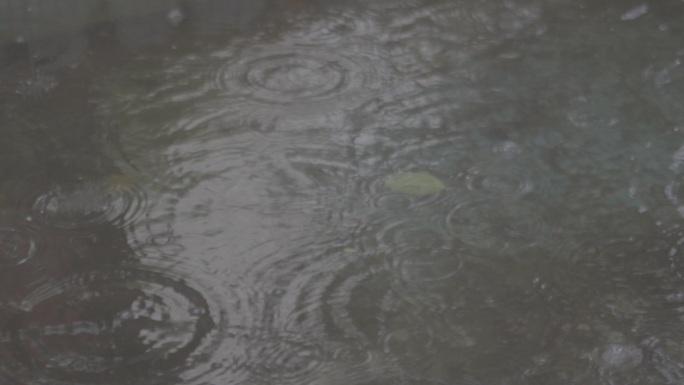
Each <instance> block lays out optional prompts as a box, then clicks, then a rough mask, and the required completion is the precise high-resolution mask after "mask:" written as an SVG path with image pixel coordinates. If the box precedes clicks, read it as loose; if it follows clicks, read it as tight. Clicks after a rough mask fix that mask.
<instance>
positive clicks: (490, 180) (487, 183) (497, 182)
mask: <svg viewBox="0 0 684 385" xmlns="http://www.w3.org/2000/svg"><path fill="white" fill-rule="evenodd" d="M507 166H508V167H507ZM463 178H464V180H465V184H466V186H467V187H468V189H469V190H471V191H473V192H476V193H478V194H482V195H487V196H493V197H500V198H504V197H505V198H520V197H522V196H524V195H527V194H529V193H530V192H532V190H533V189H534V182H533V181H532V180H531V179H530V178H529V177H528V176H527V175H525V172H524V171H523V170H521V169H520V168H519V167H516V165H515V164H513V165H512V166H511V165H510V164H509V165H501V164H482V165H476V166H473V167H470V168H469V169H468V170H467V171H466V172H465V173H464V176H463Z"/></svg>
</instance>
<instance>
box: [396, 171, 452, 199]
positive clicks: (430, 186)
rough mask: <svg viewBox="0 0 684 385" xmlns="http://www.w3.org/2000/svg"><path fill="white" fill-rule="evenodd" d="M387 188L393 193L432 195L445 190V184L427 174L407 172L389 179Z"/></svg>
mask: <svg viewBox="0 0 684 385" xmlns="http://www.w3.org/2000/svg"><path fill="white" fill-rule="evenodd" d="M385 186H387V188H389V189H390V190H391V191H394V192H400V193H404V194H409V195H416V196H422V195H431V194H436V193H438V192H440V191H442V190H444V183H442V181H441V180H439V179H437V177H435V176H434V175H432V174H430V173H427V172H405V173H401V174H395V175H392V176H390V177H389V178H387V181H385Z"/></svg>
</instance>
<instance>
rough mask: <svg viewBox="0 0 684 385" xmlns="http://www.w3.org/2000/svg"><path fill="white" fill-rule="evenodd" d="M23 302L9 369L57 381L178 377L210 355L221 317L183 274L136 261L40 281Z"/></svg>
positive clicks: (8, 328) (6, 346)
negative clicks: (138, 264) (139, 265)
mask: <svg viewBox="0 0 684 385" xmlns="http://www.w3.org/2000/svg"><path fill="white" fill-rule="evenodd" d="M19 307H20V309H21V310H22V312H21V313H19V314H15V315H14V318H13V321H11V322H9V323H7V324H5V330H3V332H4V333H8V335H11V338H10V339H9V340H8V341H5V343H3V344H2V345H3V346H2V349H1V350H0V352H1V354H2V355H3V356H4V360H3V361H4V363H3V367H4V368H3V371H4V372H5V373H6V374H7V375H8V376H10V377H12V378H14V379H15V380H23V381H30V382H33V381H36V382H41V383H50V384H53V383H54V384H62V383H74V381H75V382H77V383H93V382H95V383H103V384H110V383H111V384H114V383H122V382H126V383H135V384H138V383H146V381H149V380H152V379H155V380H156V379H158V378H160V377H164V378H167V379H170V377H173V376H175V375H178V374H181V373H182V371H183V370H185V369H187V368H186V367H185V365H186V364H188V362H190V361H192V360H196V359H197V358H198V357H202V355H204V354H207V352H205V351H204V350H207V349H208V348H210V347H211V346H212V344H215V341H211V339H212V338H215V337H216V335H215V333H216V329H217V328H219V327H220V322H221V321H220V320H219V319H218V318H217V317H219V316H220V315H219V314H218V311H217V309H215V304H213V303H210V302H208V300H207V298H206V297H205V295H204V294H203V293H202V292H201V291H198V289H196V288H194V287H192V286H191V285H189V284H188V283H187V282H185V281H184V280H183V279H180V278H179V277H175V276H172V275H169V274H166V273H160V272H156V271H153V270H148V269H142V268H132V267H127V268H116V269H113V270H111V271H108V272H98V271H93V272H89V273H84V274H79V275H74V276H71V277H69V278H67V279H65V280H63V281H60V282H56V283H55V284H52V285H46V286H39V287H37V288H36V289H35V290H34V291H33V292H31V293H30V294H28V295H27V296H26V297H25V298H24V299H23V300H22V301H21V302H20V304H19ZM193 370H196V369H193Z"/></svg>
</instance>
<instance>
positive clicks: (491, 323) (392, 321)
mask: <svg viewBox="0 0 684 385" xmlns="http://www.w3.org/2000/svg"><path fill="white" fill-rule="evenodd" d="M450 256H451V257H452V258H454V259H457V260H460V262H459V263H458V264H457V265H455V266H454V265H452V273H451V275H450V277H449V278H448V279H447V280H445V281H444V282H442V284H440V285H439V286H438V288H439V289H438V290H436V291H435V290H431V288H430V286H432V285H427V286H424V287H423V290H421V289H420V287H419V286H417V285H412V286H411V287H410V290H405V289H406V286H404V287H403V288H402V289H404V290H402V291H400V292H398V293H397V294H398V295H396V296H392V297H391V298H390V300H391V301H392V303H391V304H389V303H388V304H385V307H386V308H387V309H389V310H387V311H385V312H384V313H382V314H381V315H382V317H383V318H382V319H381V322H380V324H381V326H382V329H381V332H380V334H381V335H382V336H383V338H384V340H383V346H384V349H385V352H386V353H387V354H390V355H391V356H393V357H395V358H396V359H397V360H399V362H400V363H401V365H402V367H405V368H409V370H410V371H412V372H422V371H423V370H425V369H426V368H430V367H440V365H442V366H441V367H442V368H445V369H446V368H451V370H454V369H456V368H463V367H467V368H470V369H472V370H474V374H478V372H479V373H481V374H483V375H491V374H492V373H497V376H499V375H505V376H516V375H518V374H519V373H522V372H523V371H524V369H521V368H528V367H530V366H531V365H532V363H531V362H529V357H533V356H534V355H536V354H539V353H540V352H542V351H544V350H545V349H548V348H549V347H550V346H552V345H553V343H554V341H555V337H556V334H557V333H558V331H559V328H560V326H561V321H562V318H561V317H559V316H558V315H557V314H556V313H555V309H554V307H553V306H549V303H548V300H547V298H546V296H545V295H544V292H543V290H542V289H541V288H540V287H536V286H535V285H534V272H533V271H532V269H531V266H532V264H533V262H532V261H526V262H521V261H519V260H511V259H510V256H506V258H503V257H502V256H496V255H491V254H488V253H483V252H481V251H478V250H474V249H472V248H470V247H467V246H466V247H463V248H459V249H457V250H454V251H452V253H451V255H450ZM446 258H448V257H446V256H445V259H446ZM511 351H515V352H517V356H511V355H510V354H509V353H508V352H511ZM447 370H449V369H447Z"/></svg>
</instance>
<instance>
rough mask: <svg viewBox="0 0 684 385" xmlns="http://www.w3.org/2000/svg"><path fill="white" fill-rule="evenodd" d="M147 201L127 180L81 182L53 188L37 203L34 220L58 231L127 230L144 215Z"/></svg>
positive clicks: (129, 180) (36, 199)
mask: <svg viewBox="0 0 684 385" xmlns="http://www.w3.org/2000/svg"><path fill="white" fill-rule="evenodd" d="M146 201H147V198H146V196H145V194H144V192H143V191H142V190H140V189H138V188H137V187H136V186H135V184H134V183H132V182H131V179H130V178H129V177H126V176H121V177H119V176H112V177H107V178H101V179H78V180H76V181H69V182H60V183H54V184H52V185H51V186H49V188H48V189H47V191H45V192H43V193H42V194H41V195H39V196H38V197H37V198H35V200H34V201H33V203H32V206H31V212H32V215H31V218H32V220H33V221H34V222H35V223H37V224H39V225H42V226H46V227H48V228H50V229H53V230H58V231H59V230H61V231H74V232H79V231H83V230H86V229H92V228H95V227H99V226H104V225H108V224H111V225H116V226H120V227H124V226H126V225H129V224H131V223H132V222H134V221H135V220H136V219H137V218H138V217H139V216H140V215H141V214H142V213H143V212H144V210H145V207H146V204H147V202H146Z"/></svg>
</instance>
